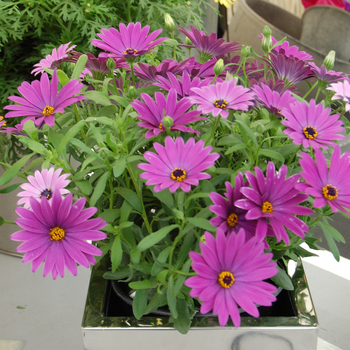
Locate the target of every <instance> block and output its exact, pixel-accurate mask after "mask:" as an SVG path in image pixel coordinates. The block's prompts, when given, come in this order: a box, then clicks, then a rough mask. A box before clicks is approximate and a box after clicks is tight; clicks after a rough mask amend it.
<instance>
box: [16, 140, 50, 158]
mask: <svg viewBox="0 0 350 350" xmlns="http://www.w3.org/2000/svg"><path fill="white" fill-rule="evenodd" d="M18 139H19V141H20V142H21V143H23V144H24V145H26V146H27V147H28V148H29V149H31V150H32V151H34V152H35V153H39V154H42V155H48V154H50V152H49V151H48V150H47V149H46V147H45V146H44V145H42V144H41V143H39V142H36V141H34V140H32V139H30V138H29V137H26V136H23V137H21V136H19V137H18Z"/></svg>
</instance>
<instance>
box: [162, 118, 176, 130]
mask: <svg viewBox="0 0 350 350" xmlns="http://www.w3.org/2000/svg"><path fill="white" fill-rule="evenodd" d="M162 124H163V126H164V128H171V127H172V126H173V125H174V119H173V118H171V117H164V118H163V123H162Z"/></svg>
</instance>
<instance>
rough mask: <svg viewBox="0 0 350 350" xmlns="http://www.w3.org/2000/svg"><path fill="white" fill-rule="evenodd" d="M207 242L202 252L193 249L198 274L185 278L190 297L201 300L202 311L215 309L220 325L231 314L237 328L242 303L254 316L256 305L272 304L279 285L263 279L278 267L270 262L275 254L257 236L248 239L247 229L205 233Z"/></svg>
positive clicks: (191, 253) (245, 309)
mask: <svg viewBox="0 0 350 350" xmlns="http://www.w3.org/2000/svg"><path fill="white" fill-rule="evenodd" d="M204 235H205V243H200V244H199V246H200V250H201V254H199V253H196V252H190V253H189V255H190V258H191V259H192V261H193V263H192V269H193V270H194V271H195V272H196V273H197V274H198V276H193V277H190V278H188V279H187V280H186V281H185V283H184V284H185V285H186V286H187V287H190V288H192V290H191V291H190V296H191V297H193V298H195V297H198V299H199V300H200V301H201V302H202V305H201V308H200V313H201V314H206V313H208V312H209V311H210V310H213V313H214V314H217V315H218V318H219V324H220V326H225V325H226V324H227V322H228V319H229V317H231V319H232V322H233V324H234V325H235V327H239V326H240V324H241V318H240V314H239V310H238V306H240V307H241V308H242V309H243V310H244V311H246V312H247V313H248V314H250V315H252V316H253V317H259V310H258V308H257V306H256V304H259V305H263V306H271V305H272V303H273V302H274V301H276V297H275V296H274V295H273V293H275V292H276V291H277V288H276V287H275V286H273V285H272V284H270V283H267V282H264V280H266V279H268V278H271V277H273V276H274V275H276V274H277V272H278V270H277V267H276V263H275V262H273V261H271V259H272V254H271V253H267V254H264V244H263V242H259V241H258V240H257V239H255V238H251V239H249V240H248V241H247V240H246V237H245V232H244V229H240V230H239V231H238V233H237V234H232V235H228V236H225V234H224V233H223V232H217V234H216V239H215V238H214V237H213V235H212V234H210V233H209V232H205V234H204Z"/></svg>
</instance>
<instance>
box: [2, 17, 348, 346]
mask: <svg viewBox="0 0 350 350" xmlns="http://www.w3.org/2000/svg"><path fill="white" fill-rule="evenodd" d="M167 26H168V30H169V31H170V32H172V31H174V30H175V25H174V23H173V22H172V20H171V17H169V16H167ZM180 31H181V32H182V33H183V34H185V36H186V37H187V40H186V43H185V44H178V42H177V41H176V40H174V39H167V38H165V37H159V35H160V34H161V30H156V31H154V32H150V31H149V27H148V26H147V25H146V26H142V25H141V23H139V22H137V23H129V24H127V25H126V24H123V23H120V24H119V27H118V28H108V29H102V31H101V33H99V34H98V39H94V40H93V41H92V45H94V46H95V47H97V48H99V49H101V50H103V52H101V53H100V54H99V55H98V57H95V56H94V55H92V54H91V53H85V54H83V53H80V52H76V51H75V50H74V49H72V47H71V46H69V45H68V44H65V45H64V46H62V47H60V48H58V49H57V52H62V54H63V56H64V57H63V58H62V59H61V58H57V57H56V58H54V59H53V58H52V56H48V57H47V58H46V60H44V61H41V62H40V63H39V64H37V65H36V67H37V71H38V73H41V75H40V79H38V80H35V81H33V82H32V83H31V84H29V83H27V82H23V83H22V84H21V86H20V87H19V88H18V91H19V93H20V94H21V97H19V96H11V97H10V100H12V101H14V102H15V103H16V104H14V105H8V106H5V107H4V109H5V110H6V111H7V114H6V115H5V119H6V121H7V122H8V124H7V125H6V127H4V128H3V131H5V132H9V133H12V134H15V135H16V137H17V138H18V140H19V141H20V142H21V143H23V144H24V145H26V146H27V147H28V148H29V149H30V150H32V153H30V154H29V155H27V156H25V157H23V158H22V159H21V160H19V161H18V162H16V163H15V164H14V165H12V166H11V167H9V168H8V170H7V171H6V172H5V173H4V175H3V176H1V177H0V185H2V186H6V184H7V183H9V182H10V181H11V180H12V179H13V178H14V177H15V175H16V174H17V173H19V174H21V176H22V177H23V178H25V179H26V181H25V182H23V183H19V184H17V185H19V186H20V187H21V188H22V190H23V191H21V192H20V193H19V194H18V196H19V197H20V198H19V201H18V208H17V209H16V212H17V214H18V215H19V218H18V219H17V220H16V224H17V225H18V226H19V231H17V232H16V233H14V234H13V235H12V236H11V237H12V239H13V240H15V241H21V242H23V243H22V244H21V245H20V246H19V247H18V251H19V252H23V253H25V254H24V257H23V262H31V263H32V270H33V271H36V270H37V269H38V267H39V266H40V265H41V264H42V263H43V264H44V276H48V275H49V274H51V275H52V277H53V278H54V279H56V278H57V277H59V276H60V277H64V274H65V269H67V270H68V271H69V272H70V273H72V274H73V275H75V274H76V273H77V267H76V264H80V265H82V266H84V267H89V265H95V264H97V265H96V267H97V268H96V269H95V270H94V272H93V276H97V277H98V279H97V280H96V279H94V280H92V282H91V286H90V287H91V289H90V292H89V295H88V300H91V298H92V297H94V298H95V296H96V293H97V290H99V289H100V288H99V286H101V285H102V284H104V285H105V284H106V279H113V280H118V281H120V282H121V283H122V284H124V286H126V287H128V288H129V290H130V292H129V293H128V294H130V295H131V296H132V297H133V302H132V310H133V313H134V316H135V318H133V319H130V317H129V316H128V317H126V318H123V319H122V322H124V326H125V327H126V328H128V327H129V326H130V327H131V330H133V329H134V327H142V326H143V319H144V318H143V317H144V315H147V314H150V313H152V312H153V311H154V310H156V309H157V308H160V307H162V306H166V307H167V308H168V311H170V313H171V316H170V317H168V318H167V319H166V325H164V322H165V321H164V320H163V319H162V318H157V317H156V318H154V317H153V318H152V317H151V318H152V320H151V323H153V324H155V325H157V322H158V323H160V324H158V326H160V327H163V326H166V327H172V328H174V327H175V328H176V329H177V330H178V331H180V332H181V333H187V332H188V330H189V329H190V327H191V322H192V319H193V317H194V315H195V314H196V313H200V314H204V315H207V313H209V312H212V314H213V315H214V316H215V315H217V318H216V320H217V321H216V322H218V324H219V325H220V326H222V327H223V326H225V325H226V324H229V325H230V326H231V327H232V324H233V325H234V327H239V326H240V324H241V316H240V311H239V307H240V308H241V309H242V310H243V311H244V312H246V313H248V314H249V315H251V316H252V317H251V318H248V320H247V321H242V322H243V324H244V325H248V324H250V325H252V324H256V325H258V324H259V319H258V317H259V313H260V311H259V309H258V307H257V304H258V305H260V306H263V307H267V308H269V307H270V306H271V305H273V303H274V302H275V301H276V299H277V297H276V292H277V290H278V286H281V287H282V288H283V289H285V290H295V291H299V292H301V293H300V294H301V296H300V294H299V296H298V297H294V296H292V297H290V298H291V299H293V300H294V301H295V300H297V303H296V304H298V302H300V301H302V300H304V299H303V298H304V297H303V296H302V295H303V294H304V296H305V295H306V296H307V297H308V292H307V288H306V285H305V279H304V277H303V276H302V274H300V273H301V272H300V262H299V256H310V255H312V254H311V253H309V252H308V251H307V250H305V249H303V248H302V247H301V246H300V245H301V244H302V243H304V242H305V243H306V244H307V245H308V246H309V247H311V248H314V249H318V246H317V241H318V240H317V239H316V238H314V237H313V231H314V229H315V228H316V227H319V228H321V229H322V230H323V231H324V233H325V236H326V238H327V241H328V242H329V244H330V248H331V250H332V252H333V254H334V256H335V258H337V259H339V253H338V251H337V248H336V245H335V243H334V240H337V241H342V236H341V234H340V233H339V232H337V231H336V230H335V229H334V228H332V226H331V225H330V223H329V221H330V220H331V217H332V215H333V213H334V212H337V211H338V210H339V211H340V212H341V213H343V214H344V215H345V216H346V217H348V209H347V208H349V207H350V202H349V201H348V197H347V193H348V192H347V191H348V190H347V189H348V188H349V186H348V185H349V181H350V179H349V178H348V176H347V175H346V174H347V171H348V167H349V154H348V153H345V154H344V155H341V152H340V148H339V145H337V143H336V142H337V140H341V139H344V138H345V136H344V131H347V130H348V128H349V125H348V124H349V123H348V121H347V119H346V118H344V114H345V111H347V110H348V109H349V103H348V88H349V82H348V80H347V77H346V75H344V74H343V73H341V72H334V71H332V70H331V68H332V64H333V63H334V54H332V53H331V54H330V55H329V56H327V59H326V60H325V63H324V65H322V66H321V67H318V66H316V65H315V64H314V63H313V62H312V57H311V55H309V54H307V53H305V52H302V51H298V48H297V47H294V46H289V43H288V42H287V41H283V40H282V41H280V42H276V41H275V40H274V38H273V37H272V36H271V31H270V30H269V28H264V30H263V34H262V36H261V37H262V47H263V49H264V56H258V55H257V54H255V53H254V50H253V49H251V48H250V47H246V46H241V45H240V44H239V43H238V42H224V40H223V39H218V38H217V36H216V34H211V35H206V34H205V33H204V32H202V31H199V30H197V29H196V28H195V27H193V26H191V29H184V28H180ZM161 45H168V46H169V47H170V50H169V52H170V53H171V55H173V53H174V52H175V51H176V46H177V45H180V46H182V47H185V48H186V49H188V51H189V52H191V51H192V50H193V49H197V50H198V51H199V57H200V62H196V61H195V59H194V58H193V57H189V58H187V59H185V60H182V61H180V62H178V61H176V60H174V59H170V58H169V59H166V60H163V61H162V62H159V61H158V60H157V51H156V48H157V47H159V46H161ZM173 49H174V50H173ZM228 55H231V57H230V56H228ZM57 59H58V60H59V61H60V63H61V64H62V66H59V67H58V68H57V67H56V63H57ZM64 61H68V62H69V64H71V63H72V62H73V64H74V69H73V72H72V74H71V75H67V73H66V72H65V71H64V69H65V68H64ZM304 82H306V84H308V86H309V88H310V89H309V90H310V91H312V90H313V89H315V91H316V90H317V93H316V98H315V99H312V100H311V101H310V102H306V100H305V97H307V96H300V95H298V89H297V87H296V84H300V83H304ZM310 91H309V92H310ZM335 100H336V104H335V103H334V101H335ZM20 116H21V117H24V119H23V120H22V122H21V124H17V125H14V126H11V125H10V121H11V118H13V117H20ZM34 155H39V156H40V157H39V158H37V159H36V161H35V165H36V166H41V170H37V171H35V172H34V173H32V172H31V171H27V170H26V164H27V162H28V161H30V160H31V159H32V157H33V156H34ZM327 155H331V161H330V164H328V163H327ZM32 167H33V166H32V165H31V169H32ZM14 187H15V186H12V187H11V188H8V187H4V188H3V189H2V191H3V192H4V193H5V192H9V191H10V190H12V189H13V188H14ZM91 241H93V242H92V243H91ZM291 269H292V270H293V271H291ZM290 276H292V277H293V278H292V279H291V278H290ZM103 277H104V278H105V279H103ZM101 278H102V279H101ZM103 280H104V281H105V282H102V281H103ZM96 281H98V282H96ZM103 297H104V296H101V297H100V300H102V298H103ZM106 297H108V296H106ZM308 298H309V297H308ZM94 300H96V299H94ZM102 304H103V302H102V301H101V302H100V304H99V305H100V306H101V305H102ZM296 304H295V303H294V304H293V305H294V306H292V308H293V307H294V308H296ZM307 305H309V306H310V305H312V303H311V301H310V299H308V303H307ZM309 306H306V305H304V306H300V307H299V308H298V310H301V311H300V313H299V314H297V316H295V317H296V318H294V319H293V320H294V321H295V322H296V323H295V326H296V328H295V330H299V328H300V325H302V324H304V325H305V324H307V326H308V327H309V328H310V329H311V331H312V334H313V337H312V339H311V345H310V347H309V349H311V348H315V346H316V337H317V332H316V329H317V324H316V323H317V322H316V318H315V313H314V310H313V307H311V309H310V310H309V309H308V308H309ZM93 309H94V305H93V304H90V303H89V302H88V304H87V309H86V317H87V316H89V315H90V316H91V315H92V314H91V312H92V311H93ZM260 310H261V309H260ZM99 311H100V312H105V311H106V310H102V309H100V310H99ZM306 311H307V312H308V314H309V316H308V317H304V316H303V312H306ZM298 312H299V311H298ZM213 315H211V316H210V317H209V318H204V319H202V320H201V321H193V322H194V323H196V322H199V323H200V324H201V327H203V325H204V324H205V325H209V324H211V322H212V319H213ZM93 317H95V316H93ZM94 320H95V321H94V322H95V323H96V322H97V323H98V325H99V327H100V329H102V328H104V327H107V326H108V324H109V322H110V320H109V319H108V317H107V318H104V315H103V314H102V315H99V316H98V317H97V318H95V319H94ZM138 320H140V321H138ZM281 321H282V323H279V324H280V325H282V333H280V334H283V332H284V327H285V326H286V323H288V322H289V320H287V319H286V318H283V317H282V318H281V317H279V321H278V322H281ZM287 321H288V322H287ZM273 322H276V320H275V321H271V320H270V319H268V318H267V319H264V320H263V322H262V323H261V325H264V326H271V325H273ZM87 328H89V326H87ZM146 328H147V327H146ZM167 329H168V328H167ZM275 331H276V330H275ZM279 331H280V330H279ZM96 334H97V333H96V332H95V335H96ZM240 334H241V333H236V335H240ZM302 334H303V336H305V333H302ZM266 336H267V337H269V335H266ZM274 336H276V334H274ZM303 336H300V337H299V338H300V339H303ZM270 337H271V336H270ZM282 338H283V337H282ZM292 338H293V337H292ZM296 338H298V337H296ZM106 339H107V338H106ZM204 339H206V337H204V338H203V340H204ZM285 339H287V340H286V341H287V343H288V342H290V340H289V339H290V338H288V337H287V338H286V337H285ZM203 340H202V341H203ZM107 343H108V340H106V344H107ZM100 346H101V345H100ZM106 346H107V345H106ZM89 348H92V345H91V346H89ZM105 348H106V349H107V347H105ZM100 349H101V347H100Z"/></svg>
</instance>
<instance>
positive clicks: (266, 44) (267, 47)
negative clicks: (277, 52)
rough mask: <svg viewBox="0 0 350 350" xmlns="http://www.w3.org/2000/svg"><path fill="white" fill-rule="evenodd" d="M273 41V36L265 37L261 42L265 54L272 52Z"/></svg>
mask: <svg viewBox="0 0 350 350" xmlns="http://www.w3.org/2000/svg"><path fill="white" fill-rule="evenodd" d="M272 46H273V43H272V39H271V35H270V36H269V37H266V36H264V37H263V39H262V41H261V47H262V49H263V50H264V52H270V51H271V50H272Z"/></svg>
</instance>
